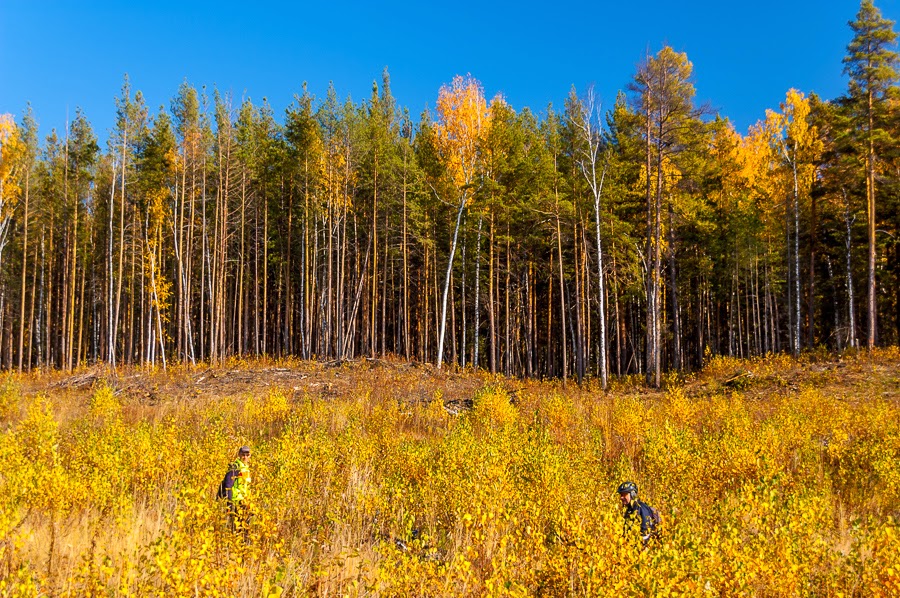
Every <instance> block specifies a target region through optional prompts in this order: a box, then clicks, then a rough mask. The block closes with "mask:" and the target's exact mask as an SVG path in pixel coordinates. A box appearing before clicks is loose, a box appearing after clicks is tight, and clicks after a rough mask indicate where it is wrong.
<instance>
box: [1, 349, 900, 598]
mask: <svg viewBox="0 0 900 598" xmlns="http://www.w3.org/2000/svg"><path fill="white" fill-rule="evenodd" d="M663 387H664V388H663V389H661V390H658V391H657V390H652V389H648V388H647V386H646V385H645V383H644V382H643V381H642V380H640V379H635V378H613V379H612V380H611V382H610V390H609V391H607V392H606V393H603V392H602V391H600V389H599V386H598V384H597V383H596V382H591V383H587V384H584V385H582V386H577V385H575V384H572V383H569V384H568V385H563V384H562V383H561V382H559V381H546V382H537V381H527V380H524V379H510V378H504V377H502V376H492V375H490V374H488V373H486V372H484V371H481V372H458V373H449V372H447V371H446V370H443V371H441V370H437V369H436V368H434V367H433V366H427V365H426V366H416V365H410V364H407V363H406V362H404V361H402V360H396V359H392V360H361V361H353V362H333V363H324V364H322V363H314V362H277V363H276V362H260V363H254V364H246V363H239V362H236V361H232V362H230V363H228V364H227V365H224V366H222V367H218V368H206V367H203V368H192V367H190V366H176V367H173V368H170V369H169V371H168V372H167V373H163V372H162V371H161V370H159V369H157V370H155V371H147V370H143V371H142V370H135V369H130V368H121V369H120V370H119V371H118V372H112V371H110V370H103V369H93V370H84V371H78V372H75V373H73V374H71V375H69V374H63V373H58V374H53V375H32V374H21V375H19V374H14V375H11V376H9V377H7V378H6V379H5V381H4V383H3V387H2V395H0V396H2V402H0V424H2V429H3V431H2V434H0V462H2V464H3V469H2V476H0V493H2V496H3V497H4V500H3V501H0V595H3V596H37V595H54V596H88V595H90V596H279V595H285V596H305V595H320V596H338V595H340V596H364V595H365V596H501V595H503V596H538V595H539V596H571V595H584V596H595V595H611V594H614V593H620V594H622V595H646V596H663V595H684V596H697V595H716V596H734V595H745V596H798V595H820V596H892V595H897V593H898V592H900V569H898V567H897V562H898V557H900V526H898V517H900V470H898V468H897V466H896V464H897V460H898V457H900V353H898V352H897V350H896V349H891V350H877V351H875V352H874V353H873V354H870V355H866V354H859V355H852V354H847V355H845V356H843V357H842V358H840V359H839V360H831V359H830V358H828V357H827V356H815V355H813V354H807V355H806V356H805V357H804V358H802V359H799V360H795V359H793V358H791V357H787V356H773V357H768V358H763V359H753V360H749V361H746V360H745V361H740V360H736V359H731V358H727V357H714V358H711V359H710V360H709V362H708V363H707V365H706V366H705V367H704V368H703V369H702V370H701V371H700V372H698V373H696V374H694V375H691V376H689V377H687V378H684V379H680V378H678V377H672V378H667V379H666V380H664V384H663ZM467 400H468V401H467ZM451 412H452V413H451ZM242 444H249V445H251V446H252V447H253V451H254V457H253V461H252V468H253V475H254V493H253V497H252V500H253V502H252V505H253V512H254V513H255V516H254V519H253V520H252V522H251V529H250V534H249V542H246V543H245V541H244V538H243V536H242V535H241V534H235V533H232V532H230V531H228V529H227V525H226V519H225V513H224V506H223V505H222V504H221V501H217V500H216V499H215V498H214V496H215V490H216V487H217V486H218V483H219V481H220V480H221V477H222V475H223V474H224V470H225V466H226V464H227V463H228V461H229V460H231V459H232V458H233V456H234V453H235V451H236V448H237V447H238V446H240V445H242ZM623 479H634V480H636V481H637V482H638V484H639V486H640V489H641V495H642V497H643V498H644V499H645V500H647V501H649V502H650V503H651V504H653V505H655V506H657V507H658V508H659V509H660V511H661V512H662V514H663V533H662V536H661V538H659V539H658V541H654V542H653V543H652V544H650V545H649V546H648V547H647V548H646V549H642V547H641V543H640V540H639V539H638V538H637V537H635V536H633V535H628V534H625V535H623V525H622V518H621V511H620V506H619V502H618V497H617V495H616V494H615V489H616V487H617V485H618V483H619V482H620V481H621V480H623Z"/></svg>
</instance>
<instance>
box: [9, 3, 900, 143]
mask: <svg viewBox="0 0 900 598" xmlns="http://www.w3.org/2000/svg"><path fill="white" fill-rule="evenodd" d="M876 6H878V7H879V8H880V9H881V11H882V13H883V14H884V15H885V16H886V17H888V18H891V19H894V20H896V19H897V18H898V17H900V0H876ZM858 8H859V3H858V1H856V0H794V1H792V0H781V1H777V2H773V1H770V0H757V1H755V2H730V1H727V0H726V1H721V2H711V1H707V0H699V1H688V2H674V1H672V0H665V1H659V0H645V1H644V2H627V1H626V2H622V1H617V2H611V1H608V0H593V1H591V0H588V1H584V2H582V1H580V0H574V1H570V2H541V3H532V2H506V1H503V2H485V1H481V2H472V1H470V0H458V1H456V2H445V3H441V4H437V3H435V4H431V3H417V2H399V1H397V2H379V1H377V0H371V1H369V2H356V1H355V0H350V1H344V2H309V3H304V2H281V1H271V2H257V3H252V2H246V1H245V2H232V1H229V0H220V1H217V2H190V1H188V0H184V1H182V2H173V1H171V0H157V1H155V2H145V1H139V0H133V1H131V2H112V1H108V0H106V1H101V0H97V1H91V0H82V1H80V2H75V1H66V2H48V1H42V0H30V1H29V0H0V113H3V112H11V113H13V114H15V115H17V116H19V115H21V113H22V111H23V109H24V107H25V105H26V102H29V101H30V102H31V104H32V106H33V107H34V110H35V114H36V116H37V118H38V121H39V123H40V126H41V135H42V136H44V135H46V134H47V133H49V132H50V129H51V128H54V127H55V128H57V129H63V128H64V127H65V121H66V115H67V113H68V115H69V116H71V115H73V114H74V112H75V108H76V107H77V106H80V107H81V108H82V109H83V110H84V112H85V114H86V115H87V117H88V119H89V120H90V121H91V123H92V124H93V126H94V129H95V131H96V132H97V134H98V136H99V137H100V138H101V139H105V138H106V136H107V131H108V130H109V128H110V127H111V126H112V125H113V120H114V117H115V107H114V98H115V97H116V96H117V94H118V93H119V89H120V87H121V85H122V80H123V75H124V74H125V73H128V75H129V77H130V78H131V81H132V85H133V88H134V89H139V90H141V91H142V92H143V93H144V95H145V97H146V100H147V103H148V105H149V106H150V107H151V110H152V111H155V109H156V108H157V107H158V106H159V105H160V104H164V105H165V106H166V107H168V106H169V103H170V100H171V98H172V96H173V95H174V94H175V92H176V90H177V88H178V86H179V84H180V83H181V82H182V81H183V80H185V79H187V80H188V81H190V82H191V83H192V84H194V85H195V86H197V87H198V88H199V87H201V86H203V85H206V86H207V87H208V88H212V87H213V86H217V87H218V88H219V89H220V90H221V91H226V92H227V91H230V92H231V93H232V94H233V96H234V98H235V103H236V104H237V103H239V101H240V100H241V98H243V97H250V98H251V99H252V100H253V101H254V102H256V103H258V102H260V101H261V100H262V98H263V97H266V98H268V100H269V102H270V104H271V105H272V106H273V108H274V109H275V110H276V114H277V115H278V116H279V120H280V117H281V115H282V114H283V110H284V108H285V107H286V106H287V105H288V104H290V102H291V100H292V99H293V96H294V94H295V93H298V92H299V91H300V89H301V84H302V83H303V81H307V82H308V84H309V89H310V91H311V92H312V93H313V94H315V95H316V96H317V97H318V98H323V97H324V96H325V92H326V90H327V87H328V83H329V81H333V82H334V85H335V88H336V89H337V92H338V94H339V96H341V98H345V97H346V96H347V95H351V96H352V97H353V99H354V100H357V101H359V100H361V99H365V98H367V97H368V96H369V93H370V90H371V85H372V81H373V80H375V79H378V80H379V81H380V77H381V71H382V69H383V68H384V67H385V66H387V67H388V69H389V70H390V73H391V80H392V87H393V91H394V95H395V96H396V98H397V101H398V103H399V104H400V105H403V106H407V107H408V108H409V109H410V111H411V112H412V114H413V115H414V117H418V115H419V114H420V113H421V111H422V109H423V108H424V107H425V106H426V104H427V105H430V106H433V105H434V101H435V98H436V96H437V92H438V89H439V88H440V86H441V84H442V83H445V82H448V81H449V80H450V79H451V78H452V77H453V76H454V75H455V74H466V73H471V74H472V75H473V76H475V77H476V78H478V79H479V80H480V81H481V82H482V83H483V85H484V88H485V93H486V94H487V95H488V96H493V95H494V94H496V93H498V92H501V93H503V94H504V95H505V96H506V98H507V100H508V101H509V103H510V104H512V106H513V107H515V108H516V109H521V108H522V107H524V106H529V107H531V109H532V110H534V111H536V112H543V111H544V110H545V108H546V106H547V104H548V103H549V102H553V104H554V105H555V106H557V107H560V106H561V105H562V102H563V101H564V99H565V97H566V95H567V94H568V92H569V89H570V88H571V86H572V85H575V86H576V88H577V89H578V90H579V91H582V90H583V89H584V88H585V87H586V86H587V85H589V84H592V83H593V84H594V85H595V87H596V89H597V91H598V92H599V95H600V98H601V100H602V101H603V103H604V105H605V106H610V105H611V104H612V103H613V101H614V100H615V96H616V93H617V91H618V90H620V89H624V88H625V86H626V85H627V84H628V82H629V80H630V79H631V77H632V75H633V74H634V71H635V66H636V64H637V63H638V62H639V61H640V60H641V58H642V57H643V56H644V55H645V54H646V53H647V51H649V52H651V53H655V52H656V51H657V50H659V49H660V48H661V47H662V46H663V45H664V44H669V45H671V46H672V47H674V48H675V49H676V50H679V51H683V52H687V55H688V57H689V58H690V60H691V61H692V62H693V64H694V73H695V83H696V88H697V99H698V101H705V102H709V104H710V105H712V107H713V108H714V109H716V110H718V111H719V112H720V113H721V114H722V115H724V116H727V117H729V118H730V119H731V120H732V122H734V123H735V125H736V127H737V128H738V130H739V131H745V130H746V129H747V127H748V126H749V125H751V124H752V123H754V122H756V121H757V120H758V119H760V118H762V117H763V115H764V113H765V110H766V108H777V106H778V103H779V102H780V101H781V100H782V99H783V98H784V94H785V92H786V91H787V90H788V89H789V88H791V87H796V88H798V89H800V90H802V91H804V92H806V93H809V92H811V91H812V92H816V93H818V94H819V95H820V96H822V97H824V98H826V99H830V98H834V97H836V96H838V95H840V94H841V93H843V91H844V90H845V88H846V78H845V77H844V76H843V75H842V64H841V59H842V58H843V56H844V54H845V49H846V46H847V43H848V42H849V41H850V37H851V34H850V29H849V27H848V26H847V21H849V20H851V19H853V18H854V16H855V14H856V12H857V10H858Z"/></svg>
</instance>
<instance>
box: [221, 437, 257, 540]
mask: <svg viewBox="0 0 900 598" xmlns="http://www.w3.org/2000/svg"><path fill="white" fill-rule="evenodd" d="M251 481H252V480H251V477H250V447H249V446H242V447H241V448H239V449H238V456H237V459H235V460H234V461H233V462H232V463H231V464H229V465H228V471H227V472H226V473H225V479H223V480H222V484H221V485H220V486H219V498H224V499H226V500H227V501H228V527H229V528H231V530H232V531H235V530H242V531H243V532H244V533H245V534H246V532H247V529H246V528H247V523H248V521H249V515H248V511H247V499H248V497H249V496H250V482H251Z"/></svg>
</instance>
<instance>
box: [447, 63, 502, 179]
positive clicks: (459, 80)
mask: <svg viewBox="0 0 900 598" xmlns="http://www.w3.org/2000/svg"><path fill="white" fill-rule="evenodd" d="M437 112H438V121H437V123H435V127H434V128H435V133H436V135H437V137H436V139H437V146H438V151H439V152H440V154H441V156H442V157H443V159H444V161H445V163H446V165H447V170H448V171H449V173H450V176H451V178H452V179H453V182H454V184H455V185H456V187H457V188H460V189H461V188H463V187H465V186H466V185H469V184H470V183H471V182H472V181H473V179H474V176H475V170H476V165H477V159H478V142H479V141H480V140H481V138H482V136H483V135H484V132H485V129H486V126H487V123H488V122H489V114H488V107H487V102H486V101H485V99H484V91H483V90H482V89H481V84H480V83H479V82H478V81H477V80H476V79H474V78H473V77H472V76H471V75H469V76H466V77H461V76H459V75H457V76H456V77H454V78H453V81H452V82H451V83H450V85H444V86H443V87H441V90H440V92H439V93H438V99H437Z"/></svg>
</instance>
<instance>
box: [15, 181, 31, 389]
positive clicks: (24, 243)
mask: <svg viewBox="0 0 900 598" xmlns="http://www.w3.org/2000/svg"><path fill="white" fill-rule="evenodd" d="M30 175H31V169H30V168H27V169H26V170H25V213H24V215H23V217H22V229H23V231H24V232H23V239H22V292H21V294H20V296H19V353H18V357H19V371H20V372H21V371H22V362H23V357H24V354H25V278H26V274H27V271H28V199H29V195H30V194H29V191H30V184H29V183H30V180H31V176H30ZM33 294H34V289H33V288H32V296H33ZM29 366H30V362H29Z"/></svg>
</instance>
